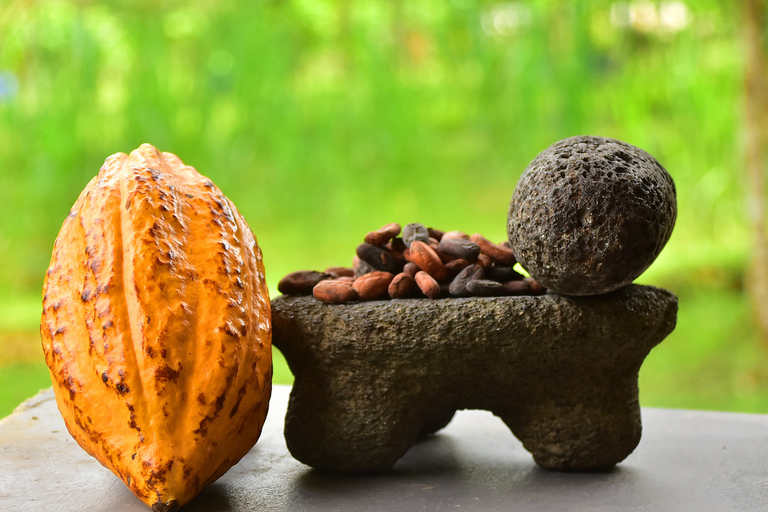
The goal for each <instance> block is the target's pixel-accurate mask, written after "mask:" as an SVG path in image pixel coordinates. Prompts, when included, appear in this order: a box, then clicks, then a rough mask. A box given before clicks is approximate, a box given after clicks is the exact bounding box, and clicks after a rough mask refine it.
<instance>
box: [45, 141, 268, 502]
mask: <svg viewBox="0 0 768 512" xmlns="http://www.w3.org/2000/svg"><path fill="white" fill-rule="evenodd" d="M40 330H41V335H42V341H43V351H44V353H45V359H46V362H47V364H48V367H49V369H50V373H51V380H52V381H53V389H54V392H55V394H56V401H57V404H58V407H59V410H60V411H61V414H62V416H63V417H64V421H65V423H66V425H67V429H68V430H69V432H70V434H72V437H73V438H74V439H75V440H76V441H77V442H78V444H80V446H81V447H82V448H83V449H85V451H87V452H88V453H89V454H91V455H92V456H94V457H95V458H96V459H98V460H99V462H101V463H102V464H103V465H104V466H106V467H107V468H109V469H110V470H111V471H112V472H113V473H115V474H116V475H117V476H118V477H120V478H121V479H122V480H123V481H124V482H125V484H126V485H127V486H128V488H129V489H130V490H131V491H132V492H133V493H134V494H135V495H136V496H137V497H138V498H139V499H141V500H142V501H143V502H144V503H146V504H147V505H149V506H150V507H152V509H153V510H156V511H158V510H161V511H164V510H175V509H176V508H178V507H180V506H182V505H184V504H185V503H187V502H189V501H190V500H191V499H192V498H193V497H194V496H195V495H196V494H197V493H198V492H199V491H200V490H201V489H202V488H203V487H204V486H206V485H207V484H210V483H211V482H213V481H214V480H216V479H217V478H219V477H220V476H221V475H223V474H224V473H225V472H226V471H227V470H228V469H229V468H230V467H231V466H232V465H234V464H235V463H237V462H238V461H239V460H240V459H241V458H242V457H243V456H244V455H245V454H246V453H247V452H248V451H249V450H250V449H251V447H252V446H253V445H254V443H255V442H256V440H257V439H258V437H259V435H260V433H261V429H262V426H263V424H264V420H265V417H266V414H267V407H268V403H269V396H270V391H271V376H272V353H271V334H272V333H271V317H270V304H269V294H268V291H267V287H266V282H265V279H264V265H263V263H262V256H261V251H260V249H259V247H258V245H257V243H256V239H255V237H254V236H253V233H252V232H251V230H250V228H249V227H248V225H247V224H246V222H245V220H244V219H243V218H242V217H241V215H240V213H239V212H238V211H237V209H236V208H235V206H234V205H233V204H232V203H231V202H230V201H229V200H228V199H227V198H226V197H225V196H224V195H223V194H222V193H221V191H220V190H219V189H218V188H217V187H216V186H215V185H214V184H213V183H212V182H211V181H210V180H209V179H207V178H205V177H204V176H201V175H200V174H198V172H197V171H196V170H195V169H193V168H192V167H189V166H185V165H184V164H183V163H182V162H181V160H179V158H177V157H176V156H175V155H173V154H171V153H160V152H158V151H157V150H156V149H155V148H154V147H152V146H150V145H149V144H143V145H142V146H141V147H140V148H139V149H137V150H136V151H133V152H132V153H131V154H130V155H125V154H123V153H118V154H116V155H113V156H111V157H109V158H107V160H106V162H105V163H104V166H103V167H102V168H101V170H100V171H99V174H98V175H97V176H96V177H95V178H94V179H93V180H91V182H90V183H89V184H88V185H87V186H86V188H85V190H83V192H82V193H81V194H80V197H79V198H78V199H77V202H76V203H75V205H74V207H73V208H72V210H71V211H70V213H69V215H68V217H67V218H66V220H65V221H64V224H63V225H62V228H61V231H60V232H59V236H58V238H57V239H56V242H55V244H54V248H53V255H52V258H51V265H50V268H49V269H48V272H47V274H46V277H45V283H44V285H43V315H42V321H41V325H40Z"/></svg>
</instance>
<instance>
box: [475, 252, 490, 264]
mask: <svg viewBox="0 0 768 512" xmlns="http://www.w3.org/2000/svg"><path fill="white" fill-rule="evenodd" d="M477 263H478V264H479V265H480V266H482V267H484V268H487V267H490V266H491V265H493V259H491V257H490V256H488V255H487V254H484V253H482V252H481V253H480V256H478V257H477Z"/></svg>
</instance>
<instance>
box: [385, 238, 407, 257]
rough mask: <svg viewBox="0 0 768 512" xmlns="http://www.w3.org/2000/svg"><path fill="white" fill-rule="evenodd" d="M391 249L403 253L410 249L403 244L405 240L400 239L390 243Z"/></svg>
mask: <svg viewBox="0 0 768 512" xmlns="http://www.w3.org/2000/svg"><path fill="white" fill-rule="evenodd" d="M389 248H390V249H391V250H392V251H395V252H399V253H402V252H403V251H405V250H406V249H407V248H408V247H407V246H406V245H405V242H403V239H402V238H400V237H397V238H393V239H392V240H390V241H389Z"/></svg>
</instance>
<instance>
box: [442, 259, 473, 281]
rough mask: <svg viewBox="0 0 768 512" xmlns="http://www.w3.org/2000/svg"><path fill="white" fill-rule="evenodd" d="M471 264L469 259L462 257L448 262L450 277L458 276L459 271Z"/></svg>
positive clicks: (446, 268)
mask: <svg viewBox="0 0 768 512" xmlns="http://www.w3.org/2000/svg"><path fill="white" fill-rule="evenodd" d="M469 265H470V262H469V261H467V260H465V259H462V258H457V259H455V260H451V261H449V262H448V263H446V264H445V270H447V271H448V277H449V278H450V279H453V278H454V277H456V275H457V274H458V273H459V272H461V271H462V270H464V269H465V268H467V267H468V266H469Z"/></svg>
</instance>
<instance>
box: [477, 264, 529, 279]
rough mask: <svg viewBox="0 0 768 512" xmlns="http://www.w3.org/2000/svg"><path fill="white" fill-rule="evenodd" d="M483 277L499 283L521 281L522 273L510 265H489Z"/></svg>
mask: <svg viewBox="0 0 768 512" xmlns="http://www.w3.org/2000/svg"><path fill="white" fill-rule="evenodd" d="M485 277H486V278H488V279H493V280H494V281H498V282H500V283H505V282H507V281H522V279H523V276H522V274H518V273H517V271H516V270H515V269H513V268H512V267H507V266H504V265H491V266H490V267H487V268H486V269H485Z"/></svg>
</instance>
